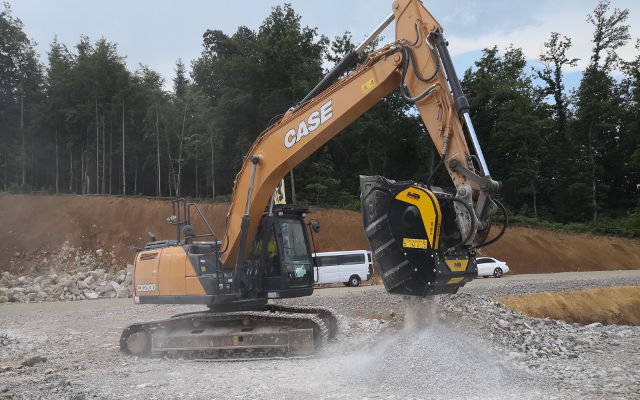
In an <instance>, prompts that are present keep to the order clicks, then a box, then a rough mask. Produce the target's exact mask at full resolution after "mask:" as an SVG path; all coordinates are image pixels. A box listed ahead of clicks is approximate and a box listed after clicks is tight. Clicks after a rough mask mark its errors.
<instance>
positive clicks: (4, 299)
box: [0, 296, 9, 303]
mask: <svg viewBox="0 0 640 400" xmlns="http://www.w3.org/2000/svg"><path fill="white" fill-rule="evenodd" d="M8 301H9V298H8V297H7V296H0V303H6V302H8Z"/></svg>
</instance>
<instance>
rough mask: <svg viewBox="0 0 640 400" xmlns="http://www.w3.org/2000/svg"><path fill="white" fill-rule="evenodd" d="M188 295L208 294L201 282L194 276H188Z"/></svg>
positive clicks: (186, 280)
mask: <svg viewBox="0 0 640 400" xmlns="http://www.w3.org/2000/svg"><path fill="white" fill-rule="evenodd" d="M185 282H186V289H187V294H207V293H206V292H205V291H204V288H203V287H202V285H201V284H200V280H199V279H198V278H197V277H194V276H188V277H187V278H186V279H185Z"/></svg>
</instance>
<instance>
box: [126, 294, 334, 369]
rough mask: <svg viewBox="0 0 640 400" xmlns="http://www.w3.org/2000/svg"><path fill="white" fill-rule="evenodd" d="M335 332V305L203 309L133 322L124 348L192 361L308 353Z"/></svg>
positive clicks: (129, 351) (134, 352)
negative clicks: (247, 309)
mask: <svg viewBox="0 0 640 400" xmlns="http://www.w3.org/2000/svg"><path fill="white" fill-rule="evenodd" d="M336 332H337V320H336V317H335V315H334V314H333V313H332V311H331V310H330V309H327V308H320V307H314V308H310V307H288V306H280V305H273V304H268V305H266V306H265V307H264V308H263V309H262V310H261V311H239V312H226V313H215V312H210V311H203V312H194V313H186V314H179V315H175V316H173V317H171V318H168V319H166V320H160V321H153V322H147V323H139V324H133V325H130V326H128V327H127V328H126V329H125V330H124V332H123V333H122V336H121V337H120V350H121V351H122V352H123V353H124V354H128V355H134V356H138V357H163V356H166V357H178V358H188V359H256V358H275V357H307V356H311V355H313V354H314V353H316V352H317V351H318V350H319V349H320V348H322V346H324V345H325V344H326V342H327V341H328V340H330V339H332V338H333V337H335V335H336Z"/></svg>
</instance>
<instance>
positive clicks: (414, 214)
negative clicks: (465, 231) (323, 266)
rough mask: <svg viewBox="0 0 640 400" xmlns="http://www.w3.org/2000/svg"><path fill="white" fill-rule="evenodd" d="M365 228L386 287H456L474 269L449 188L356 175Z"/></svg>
mask: <svg viewBox="0 0 640 400" xmlns="http://www.w3.org/2000/svg"><path fill="white" fill-rule="evenodd" d="M360 190H361V201H362V219H363V226H364V232H365V235H366V237H367V240H368V241H369V245H370V247H371V250H372V252H373V258H374V260H375V263H376V265H377V267H378V271H379V273H380V275H381V277H382V280H383V282H384V285H385V288H386V290H387V292H389V293H392V294H399V295H408V296H420V297H424V296H428V295H435V294H441V293H455V292H457V290H458V288H460V287H461V286H463V285H464V284H465V283H466V282H469V281H471V280H473V279H474V278H475V277H476V275H477V267H476V263H475V251H474V250H473V248H472V247H470V246H465V245H463V244H462V235H461V233H460V231H459V228H458V224H457V223H456V207H455V206H454V200H453V197H454V195H453V194H450V193H447V192H445V191H443V190H441V189H439V188H438V189H436V188H433V191H432V190H430V189H428V188H427V187H426V186H424V185H421V184H419V183H415V182H412V181H404V182H396V181H393V180H388V179H386V178H383V177H381V176H360Z"/></svg>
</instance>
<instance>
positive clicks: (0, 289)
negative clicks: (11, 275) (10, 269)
mask: <svg viewBox="0 0 640 400" xmlns="http://www.w3.org/2000/svg"><path fill="white" fill-rule="evenodd" d="M8 292H9V288H6V287H0V296H5V297H6V296H7V293H8Z"/></svg>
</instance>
